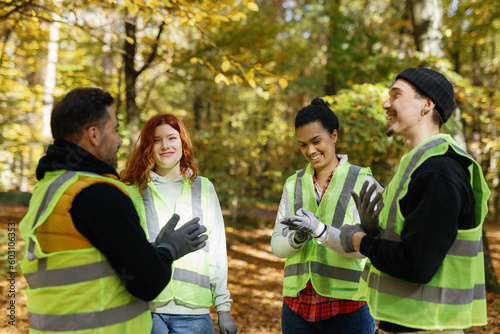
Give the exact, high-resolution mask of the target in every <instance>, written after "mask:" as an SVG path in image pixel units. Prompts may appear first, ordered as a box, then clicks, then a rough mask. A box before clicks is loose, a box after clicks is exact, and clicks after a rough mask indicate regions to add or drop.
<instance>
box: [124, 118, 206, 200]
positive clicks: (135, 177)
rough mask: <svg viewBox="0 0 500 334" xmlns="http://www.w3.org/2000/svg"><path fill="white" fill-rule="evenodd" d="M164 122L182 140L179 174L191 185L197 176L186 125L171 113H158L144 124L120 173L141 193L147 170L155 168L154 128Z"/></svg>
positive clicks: (146, 178) (145, 182) (147, 179)
mask: <svg viewBox="0 0 500 334" xmlns="http://www.w3.org/2000/svg"><path fill="white" fill-rule="evenodd" d="M164 124H167V125H170V126H171V127H172V128H174V129H175V130H176V131H177V132H179V136H180V138H181V142H182V158H181V161H180V169H181V174H182V175H183V176H184V177H185V178H189V183H190V184H191V185H192V184H193V181H194V180H195V179H196V178H197V177H198V167H197V166H196V163H195V161H194V152H193V144H192V143H191V139H189V133H188V131H187V129H186V127H185V126H184V124H183V123H182V121H181V120H180V119H178V118H177V117H176V116H174V115H172V114H158V115H156V116H153V117H151V118H150V119H149V120H148V121H147V122H146V124H144V127H143V128H142V130H141V133H140V135H139V138H138V139H137V142H136V144H135V148H134V152H133V153H132V155H131V156H130V158H129V159H128V161H127V164H126V166H125V169H124V170H123V171H121V173H120V177H121V179H122V181H123V182H124V183H125V184H128V185H136V186H138V187H139V191H140V192H141V194H142V190H143V189H144V187H146V185H147V184H148V182H150V181H151V176H150V175H149V171H150V170H152V169H154V168H155V161H154V157H153V147H154V136H155V130H156V128H157V127H158V126H160V125H164ZM188 170H191V171H192V175H191V176H188Z"/></svg>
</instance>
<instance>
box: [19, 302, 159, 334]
mask: <svg viewBox="0 0 500 334" xmlns="http://www.w3.org/2000/svg"><path fill="white" fill-rule="evenodd" d="M148 310H149V306H148V303H145V302H144V301H143V300H140V299H137V300H135V301H133V302H130V303H128V304H125V305H121V306H118V307H114V308H110V309H107V310H104V311H99V312H85V313H72V314H61V315H58V314H36V313H30V314H29V323H30V328H31V329H35V330H39V331H53V332H67V331H78V330H85V329H96V328H101V327H105V326H111V325H114V324H118V323H122V322H125V321H128V320H130V319H133V318H135V317H137V316H139V315H141V314H142V313H144V312H146V311H148Z"/></svg>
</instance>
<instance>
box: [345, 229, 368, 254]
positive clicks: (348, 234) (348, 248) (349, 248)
mask: <svg viewBox="0 0 500 334" xmlns="http://www.w3.org/2000/svg"><path fill="white" fill-rule="evenodd" d="M356 232H365V231H364V230H363V227H362V226H361V225H360V224H354V225H342V227H341V228H340V235H339V239H340V245H341V246H342V249H343V250H344V252H346V253H353V252H355V251H356V250H355V249H354V246H353V245H352V235H353V234H354V233H356ZM365 233H366V232H365Z"/></svg>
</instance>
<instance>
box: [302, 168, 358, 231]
mask: <svg viewBox="0 0 500 334" xmlns="http://www.w3.org/2000/svg"><path fill="white" fill-rule="evenodd" d="M360 171H361V167H359V166H356V165H350V166H349V172H348V173H347V179H346V180H345V182H344V186H343V188H342V192H341V193H340V196H339V200H338V202H337V206H336V207H335V213H334V215H333V219H332V226H333V227H336V228H340V227H341V226H342V223H343V222H344V216H345V213H346V211H347V205H348V204H349V201H350V199H351V190H353V189H354V186H355V185H356V180H357V179H358V175H359V172H360ZM305 172H306V168H304V169H302V170H301V171H300V172H298V173H297V181H296V182H295V190H294V196H295V197H294V205H293V208H294V210H295V211H294V213H295V212H297V210H299V209H300V208H302V206H303V205H304V203H303V198H302V177H303V176H304V174H305Z"/></svg>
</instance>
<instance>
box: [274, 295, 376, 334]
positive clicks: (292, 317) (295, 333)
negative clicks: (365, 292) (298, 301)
mask: <svg viewBox="0 0 500 334" xmlns="http://www.w3.org/2000/svg"><path fill="white" fill-rule="evenodd" d="M375 329H376V327H375V319H373V318H372V316H371V315H370V311H369V310H368V305H367V304H365V305H363V306H362V307H360V308H358V309H357V310H356V311H354V312H351V313H346V314H337V315H335V316H333V317H331V318H330V319H326V320H322V321H318V322H310V321H307V320H305V319H304V318H302V317H301V316H300V315H298V314H297V313H295V312H293V311H292V310H291V309H290V308H289V307H288V305H287V304H286V303H285V302H283V308H282V309H281V330H282V332H283V334H309V333H318V334H330V333H331V334H334V333H335V334H337V333H340V334H374V333H375Z"/></svg>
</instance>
